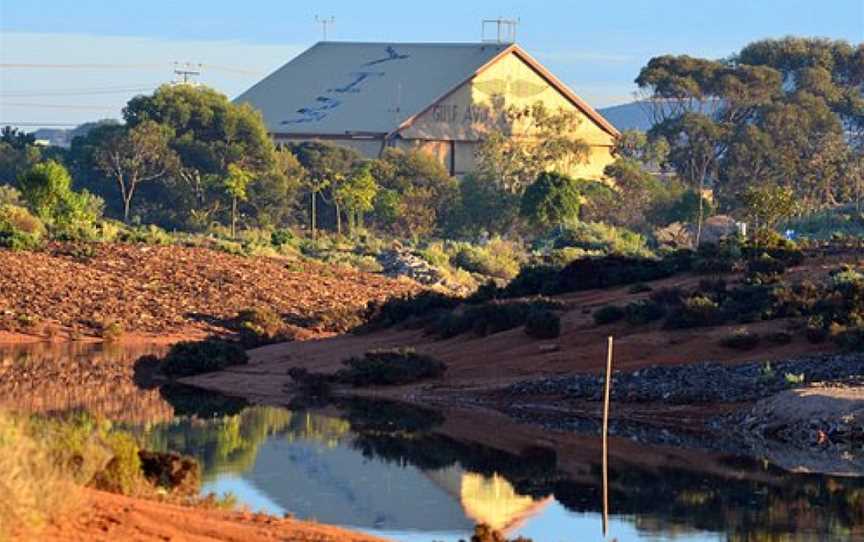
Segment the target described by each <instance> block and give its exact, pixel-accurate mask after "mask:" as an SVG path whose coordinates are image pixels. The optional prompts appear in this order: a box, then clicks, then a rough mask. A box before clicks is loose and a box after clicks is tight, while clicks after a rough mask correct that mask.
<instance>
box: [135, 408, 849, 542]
mask: <svg viewBox="0 0 864 542" xmlns="http://www.w3.org/2000/svg"><path fill="white" fill-rule="evenodd" d="M338 407H339V417H334V416H325V415H321V414H316V413H312V412H307V411H302V410H296V411H289V410H285V409H280V408H272V407H260V406H257V407H248V408H246V409H244V410H242V411H241V412H239V413H237V414H233V415H227V416H221V417H218V416H217V417H215V418H212V419H210V420H208V421H204V420H201V419H199V418H193V419H182V420H177V421H175V422H172V423H167V424H158V425H154V426H151V427H150V428H149V429H148V430H147V431H146V432H145V437H146V438H147V439H149V442H151V443H152V444H153V445H155V446H161V447H168V448H172V449H175V450H178V451H182V452H184V453H189V454H192V455H195V456H197V457H198V458H199V459H201V460H202V462H203V464H204V471H205V479H206V480H208V481H209V483H210V486H209V487H211V488H212V487H222V488H224V487H231V488H234V489H235V490H238V491H240V492H244V493H246V492H248V494H249V495H250V498H249V501H250V502H257V503H262V502H263V503H269V504H268V505H267V506H268V509H270V510H272V511H277V512H282V511H289V512H292V513H294V514H295V515H297V516H298V517H305V518H315V519H318V520H319V521H324V522H328V523H338V524H342V525H347V526H351V527H355V528H363V529H367V530H370V531H372V532H377V533H381V534H388V533H389V534H392V533H397V534H398V536H397V538H404V539H411V537H410V533H411V532H416V531H420V532H425V533H435V536H436V539H439V540H449V539H452V540H456V539H458V536H465V534H466V533H467V532H468V531H469V530H470V527H471V525H472V524H473V523H474V522H481V521H482V522H485V523H489V524H490V525H493V526H496V527H498V528H501V529H504V530H505V531H507V532H508V533H509V534H511V535H516V534H531V533H533V536H535V537H538V538H537V539H538V540H547V539H548V540H576V539H579V538H578V537H575V533H578V532H580V531H579V530H574V529H584V528H585V525H586V523H587V524H588V525H590V529H591V530H592V532H596V533H599V528H600V519H599V514H598V512H599V511H600V505H601V502H600V498H599V496H600V490H601V485H600V484H601V479H600V468H599V457H598V458H597V459H598V461H597V462H596V463H593V464H587V465H584V468H583V469H582V470H581V471H580V472H578V473H572V472H571V473H563V472H561V471H560V470H559V468H558V462H557V457H556V454H555V452H554V451H552V450H549V449H546V448H527V449H525V450H523V451H522V452H521V453H520V454H512V453H508V452H504V451H501V450H497V449H494V448H489V447H486V446H483V445H479V444H476V443H466V442H462V441H458V440H454V439H450V438H448V437H446V436H443V435H441V434H437V433H435V432H434V428H435V427H436V426H437V425H438V424H440V423H441V417H440V415H438V414H436V413H434V412H431V411H427V410H425V409H421V408H417V407H403V406H400V405H397V404H394V403H382V402H371V401H367V400H364V401H359V400H352V401H345V400H343V401H340V402H339V404H338ZM612 466H613V468H612V471H611V478H610V482H611V488H610V500H611V504H612V514H613V522H612V530H611V533H612V536H615V537H617V538H618V539H619V540H621V541H623V540H641V539H643V538H650V539H655V540H656V539H658V538H659V539H668V538H672V537H675V538H676V539H678V540H713V539H716V537H717V536H720V535H723V536H724V538H726V539H728V540H770V539H772V537H774V536H776V535H778V534H787V535H792V534H797V535H800V536H802V537H805V538H804V539H806V537H810V538H812V537H814V536H815V537H817V538H819V537H824V536H828V537H829V538H831V537H833V538H835V539H838V540H842V539H849V538H854V537H856V536H864V531H862V526H864V480H862V479H858V478H841V477H829V476H820V475H802V474H791V473H788V472H786V471H782V470H780V469H777V468H774V467H771V466H766V465H763V464H761V463H758V462H755V461H751V460H742V459H734V460H733V459H729V460H727V461H726V463H725V465H723V464H721V466H722V467H724V468H725V472H726V473H727V474H724V475H720V474H716V473H710V474H709V473H708V472H700V471H699V470H697V469H695V468H688V469H683V468H672V467H656V466H655V467H641V466H639V464H638V462H636V461H634V463H632V464H629V465H626V466H624V465H615V464H614V463H613V465H612ZM720 471H721V472H723V469H720ZM714 472H717V469H714ZM227 481H231V482H230V483H228V482H227ZM220 484H221V485H220ZM585 514H588V515H587V516H586V515H585ZM553 518H554V520H553ZM562 529H563V530H562ZM595 529H596V530H595ZM559 530H560V531H559ZM556 532H557V534H559V535H560V534H561V533H565V532H566V533H574V537H572V538H568V536H570V535H566V536H557V537H554V536H553V535H555V534H556ZM406 533H409V534H406ZM711 533H714V534H711ZM540 535H543V536H540ZM547 535H548V538H547ZM427 536H431V535H427ZM418 540H421V539H419V538H418ZM425 540H429V539H428V538H427V539H425Z"/></svg>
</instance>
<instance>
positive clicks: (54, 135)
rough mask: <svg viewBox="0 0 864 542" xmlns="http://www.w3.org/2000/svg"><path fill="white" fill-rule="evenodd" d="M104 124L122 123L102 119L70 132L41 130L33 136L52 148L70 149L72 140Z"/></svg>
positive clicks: (65, 130)
mask: <svg viewBox="0 0 864 542" xmlns="http://www.w3.org/2000/svg"><path fill="white" fill-rule="evenodd" d="M103 124H110V125H114V124H120V123H119V122H117V121H116V120H114V119H102V120H97V121H95V122H85V123H84V124H80V125H78V126H76V127H75V128H72V129H69V130H67V129H63V128H39V129H38V130H34V131H33V132H32V134H33V137H35V138H36V140H37V141H39V140H41V141H45V142H47V144H48V145H50V146H53V147H63V148H67V149H68V148H69V145H71V144H72V139H74V138H75V137H77V136H83V135H87V132H89V131H90V130H92V129H93V128H96V127H97V126H101V125H103Z"/></svg>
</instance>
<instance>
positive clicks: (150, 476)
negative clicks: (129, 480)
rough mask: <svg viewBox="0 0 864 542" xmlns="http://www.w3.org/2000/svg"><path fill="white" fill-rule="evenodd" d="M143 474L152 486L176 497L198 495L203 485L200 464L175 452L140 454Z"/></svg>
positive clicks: (141, 452)
mask: <svg viewBox="0 0 864 542" xmlns="http://www.w3.org/2000/svg"><path fill="white" fill-rule="evenodd" d="M138 458H139V459H140V460H141V472H142V473H143V474H144V477H145V478H146V479H147V481H149V482H150V483H151V484H153V485H154V486H157V487H163V488H165V489H167V490H169V491H171V493H174V494H175V495H197V494H198V489H199V486H200V485H201V471H200V468H199V466H198V462H197V461H195V460H194V459H193V458H191V457H187V456H183V455H180V454H178V453H175V452H151V451H147V450H141V451H139V452H138Z"/></svg>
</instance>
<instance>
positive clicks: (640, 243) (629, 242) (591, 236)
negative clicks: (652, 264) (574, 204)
mask: <svg viewBox="0 0 864 542" xmlns="http://www.w3.org/2000/svg"><path fill="white" fill-rule="evenodd" d="M551 242H552V245H553V247H554V248H556V249H562V248H578V249H582V250H587V251H599V252H601V253H603V254H608V255H612V254H615V255H621V256H633V257H641V258H649V257H652V256H653V255H654V253H653V252H652V251H651V249H649V248H648V243H647V241H646V239H645V237H643V236H642V235H640V234H638V233H636V232H634V231H631V230H628V229H626V228H620V227H617V226H612V225H609V224H604V223H602V222H576V223H573V224H569V225H567V226H566V227H564V228H562V229H560V230H559V231H558V232H557V233H556V234H555V235H554V237H553V238H552V239H551Z"/></svg>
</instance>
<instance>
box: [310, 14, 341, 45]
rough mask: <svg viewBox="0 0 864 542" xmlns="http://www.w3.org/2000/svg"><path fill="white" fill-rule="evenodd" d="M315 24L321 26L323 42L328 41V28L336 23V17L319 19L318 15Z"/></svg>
mask: <svg viewBox="0 0 864 542" xmlns="http://www.w3.org/2000/svg"><path fill="white" fill-rule="evenodd" d="M315 22H316V23H318V24H320V25H321V31H322V33H323V34H324V40H323V41H327V27H328V26H330V25H331V24H335V23H336V17H333V16H332V15H331V16H330V17H319V16H317V15H316V16H315Z"/></svg>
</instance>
